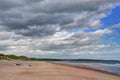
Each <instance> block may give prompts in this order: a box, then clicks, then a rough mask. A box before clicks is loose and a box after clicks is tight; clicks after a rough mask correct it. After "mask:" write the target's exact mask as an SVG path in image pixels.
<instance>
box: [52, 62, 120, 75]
mask: <svg viewBox="0 0 120 80" xmlns="http://www.w3.org/2000/svg"><path fill="white" fill-rule="evenodd" d="M52 64H56V65H62V66H67V67H74V68H82V69H87V70H93V71H97V72H101V73H105V74H110V75H115V76H119V77H120V74H118V73H113V72H109V71H105V70H101V69H96V68H92V67H88V66H77V65H70V64H60V63H52Z"/></svg>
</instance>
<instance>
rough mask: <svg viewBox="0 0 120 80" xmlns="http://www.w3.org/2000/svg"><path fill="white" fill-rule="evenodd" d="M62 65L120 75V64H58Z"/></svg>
mask: <svg viewBox="0 0 120 80" xmlns="http://www.w3.org/2000/svg"><path fill="white" fill-rule="evenodd" d="M57 63H60V64H68V65H74V66H85V67H91V68H95V69H100V70H104V71H107V72H112V73H117V74H120V63H111V64H110V63H109V64H107V63H95V62H89V63H88V62H87V63H85V62H57Z"/></svg>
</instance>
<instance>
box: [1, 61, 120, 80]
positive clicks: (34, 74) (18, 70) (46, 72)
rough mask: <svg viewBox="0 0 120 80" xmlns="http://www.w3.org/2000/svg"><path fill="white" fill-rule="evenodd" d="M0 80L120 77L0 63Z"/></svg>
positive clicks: (43, 64) (44, 64) (113, 79)
mask: <svg viewBox="0 0 120 80" xmlns="http://www.w3.org/2000/svg"><path fill="white" fill-rule="evenodd" d="M16 64H17V65H16ZM18 64H20V65H18ZM0 80H120V76H118V75H114V74H109V73H104V72H101V71H97V70H94V69H86V68H82V67H81V68H80V67H79V68H76V67H71V66H65V65H58V64H51V63H48V62H30V61H0Z"/></svg>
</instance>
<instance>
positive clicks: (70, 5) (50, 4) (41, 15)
mask: <svg viewBox="0 0 120 80" xmlns="http://www.w3.org/2000/svg"><path fill="white" fill-rule="evenodd" d="M117 1H118V0H94V1H92V2H91V0H74V1H73V0H55V1H53V0H20V1H16V0H1V1H0V11H1V13H0V21H1V25H4V26H6V29H7V30H8V31H15V33H17V34H18V33H19V34H23V35H24V36H34V35H37V36H41V35H43V34H45V33H46V32H48V33H49V29H47V27H46V25H51V26H52V25H56V24H58V25H60V27H61V29H66V30H67V29H68V30H69V28H71V29H72V28H74V27H79V28H80V27H89V26H91V23H94V17H96V16H97V15H98V14H97V12H100V13H102V11H101V10H102V9H101V10H99V8H100V6H101V5H104V4H109V3H114V2H117ZM86 5H87V6H86ZM103 9H105V10H106V9H107V8H106V7H105V8H103ZM82 12H87V15H89V14H91V15H89V16H92V17H93V19H91V17H90V18H89V16H88V17H84V15H83V14H81V13H82ZM92 13H95V14H92ZM87 15H85V16H87ZM78 16H80V17H83V18H82V19H81V18H78V20H77V22H76V20H75V19H76V18H77V17H78ZM96 19H97V18H95V20H96ZM98 19H99V18H98ZM90 21H91V22H90ZM92 21H93V22H92ZM82 23H83V24H82ZM99 24H100V22H99V21H98V23H96V22H95V24H93V25H92V26H95V27H96V26H100V25H99ZM32 25H38V26H39V27H43V26H44V27H46V28H44V29H45V30H43V29H42V30H40V29H38V30H37V31H32V30H29V28H28V26H32ZM24 29H25V30H26V33H22V32H21V30H24ZM27 29H28V30H29V31H28V30H27ZM19 30H20V32H19ZM47 30H48V31H47ZM16 31H18V32H16ZM44 31H46V32H44ZM50 31H51V30H50ZM27 32H28V33H27ZM55 32H56V31H55V30H53V31H51V32H50V35H52V34H53V33H55ZM31 34H32V35H31ZM38 34H39V35H38ZM45 36H47V34H46V35H45Z"/></svg>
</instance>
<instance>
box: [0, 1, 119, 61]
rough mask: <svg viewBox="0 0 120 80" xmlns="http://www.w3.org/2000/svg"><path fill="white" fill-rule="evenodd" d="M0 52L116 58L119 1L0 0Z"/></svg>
mask: <svg viewBox="0 0 120 80" xmlns="http://www.w3.org/2000/svg"><path fill="white" fill-rule="evenodd" d="M0 53H3V54H15V55H25V56H28V57H36V58H60V59H107V60H120V0H54V1H53V0H0Z"/></svg>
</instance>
